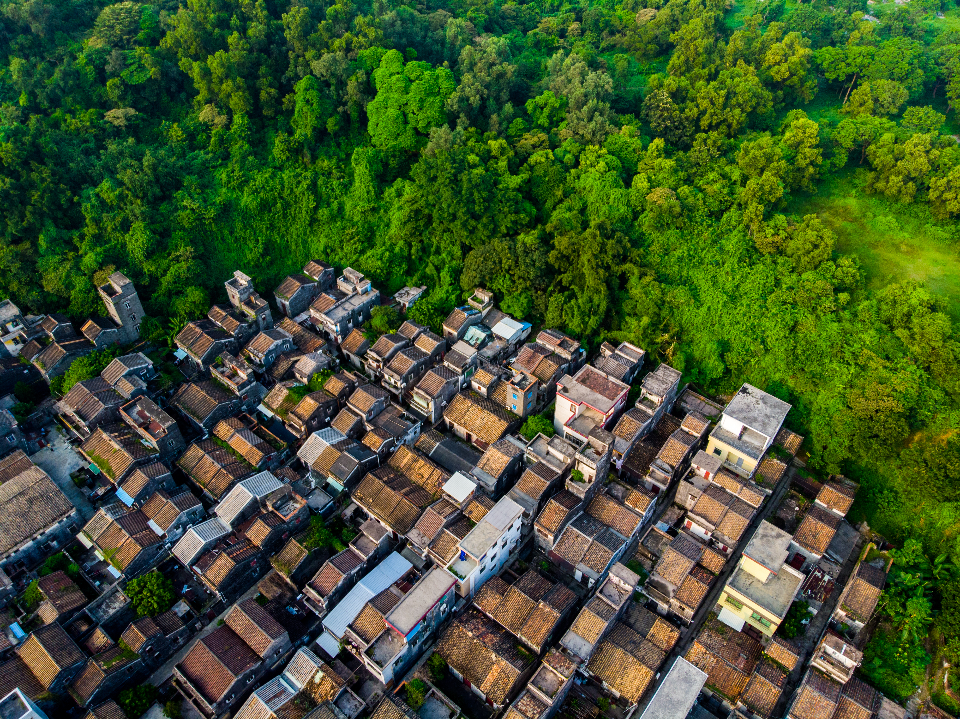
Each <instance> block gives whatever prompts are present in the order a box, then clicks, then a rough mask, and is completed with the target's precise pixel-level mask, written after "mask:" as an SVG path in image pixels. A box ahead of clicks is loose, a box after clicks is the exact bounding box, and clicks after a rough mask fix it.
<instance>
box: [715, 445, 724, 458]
mask: <svg viewBox="0 0 960 719" xmlns="http://www.w3.org/2000/svg"><path fill="white" fill-rule="evenodd" d="M713 453H714V454H715V455H717V456H718V457H719V456H720V455H722V454H723V452H721V451H720V448H719V447H714V448H713Z"/></svg>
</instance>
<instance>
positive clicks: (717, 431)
mask: <svg viewBox="0 0 960 719" xmlns="http://www.w3.org/2000/svg"><path fill="white" fill-rule="evenodd" d="M789 411H790V405H789V404H787V403H786V402H784V401H783V400H780V399H777V398H776V397H774V396H773V395H770V394H767V393H766V392H764V391H762V390H760V389H757V388H756V387H754V386H753V385H749V384H744V385H743V386H742V387H741V388H740V390H739V391H738V392H737V394H736V395H734V397H733V399H732V400H730V402H729V403H728V404H727V406H726V407H725V408H724V410H723V414H722V415H721V417H720V422H719V423H718V424H717V425H716V427H714V428H713V431H712V432H710V439H709V441H708V443H707V452H708V453H710V454H715V455H716V456H718V457H719V458H720V459H721V460H723V464H724V466H725V467H727V468H728V469H730V470H732V471H734V472H736V473H737V474H739V475H741V476H743V477H752V476H753V473H754V472H755V471H756V469H757V465H759V464H760V460H761V459H762V458H763V455H764V453H765V452H766V451H767V449H769V448H770V445H771V444H773V440H774V438H775V437H776V436H777V433H778V432H779V431H780V428H781V427H782V426H783V420H784V419H786V417H787V413H788V412H789Z"/></svg>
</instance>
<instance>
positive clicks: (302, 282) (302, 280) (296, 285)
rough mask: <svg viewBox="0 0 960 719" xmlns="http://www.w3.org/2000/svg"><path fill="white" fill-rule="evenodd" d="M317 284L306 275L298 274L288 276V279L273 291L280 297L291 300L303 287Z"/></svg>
mask: <svg viewBox="0 0 960 719" xmlns="http://www.w3.org/2000/svg"><path fill="white" fill-rule="evenodd" d="M312 284H316V280H315V279H313V278H312V277H307V276H306V275H305V274H302V273H300V272H297V273H296V274H292V275H287V277H286V279H284V280H283V282H281V283H280V285H279V286H278V287H277V289H275V290H274V291H273V293H274V294H275V295H277V296H278V297H282V298H283V299H286V300H289V299H290V298H291V297H293V296H294V295H295V294H296V293H297V292H299V291H300V289H301V288H302V287H306V286H307V285H312Z"/></svg>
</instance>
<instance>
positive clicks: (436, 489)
mask: <svg viewBox="0 0 960 719" xmlns="http://www.w3.org/2000/svg"><path fill="white" fill-rule="evenodd" d="M387 464H388V465H389V466H391V467H393V468H394V469H395V470H397V471H398V472H399V473H400V474H402V475H403V476H404V477H406V478H407V479H409V480H410V481H411V482H413V483H415V484H418V485H420V486H421V487H423V488H424V489H425V490H426V491H427V492H429V493H430V494H431V495H437V494H439V493H440V489H441V488H442V487H443V485H444V483H445V482H446V481H447V480H448V479H450V475H449V473H447V472H445V471H444V470H442V469H441V468H440V467H438V466H437V465H436V464H434V463H433V462H431V461H430V460H429V459H427V458H426V457H424V456H423V455H422V454H420V453H419V452H417V451H416V450H413V449H410V448H409V447H408V446H406V445H401V446H400V447H398V448H397V451H396V452H394V453H393V455H392V456H391V457H390V460H389V462H388V463H387Z"/></svg>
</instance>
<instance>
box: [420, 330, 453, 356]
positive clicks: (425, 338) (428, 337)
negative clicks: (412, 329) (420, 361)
mask: <svg viewBox="0 0 960 719" xmlns="http://www.w3.org/2000/svg"><path fill="white" fill-rule="evenodd" d="M444 344H446V340H444V339H443V338H442V337H438V336H437V335H435V334H434V333H433V332H431V331H430V330H424V331H423V332H422V333H421V334H420V335H419V336H418V337H417V338H416V339H415V340H414V341H413V345H414V347H416V348H417V349H419V350H420V351H422V352H425V353H427V354H428V355H432V354H433V353H434V352H435V351H436V349H437V348H438V347H440V346H441V345H444Z"/></svg>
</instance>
